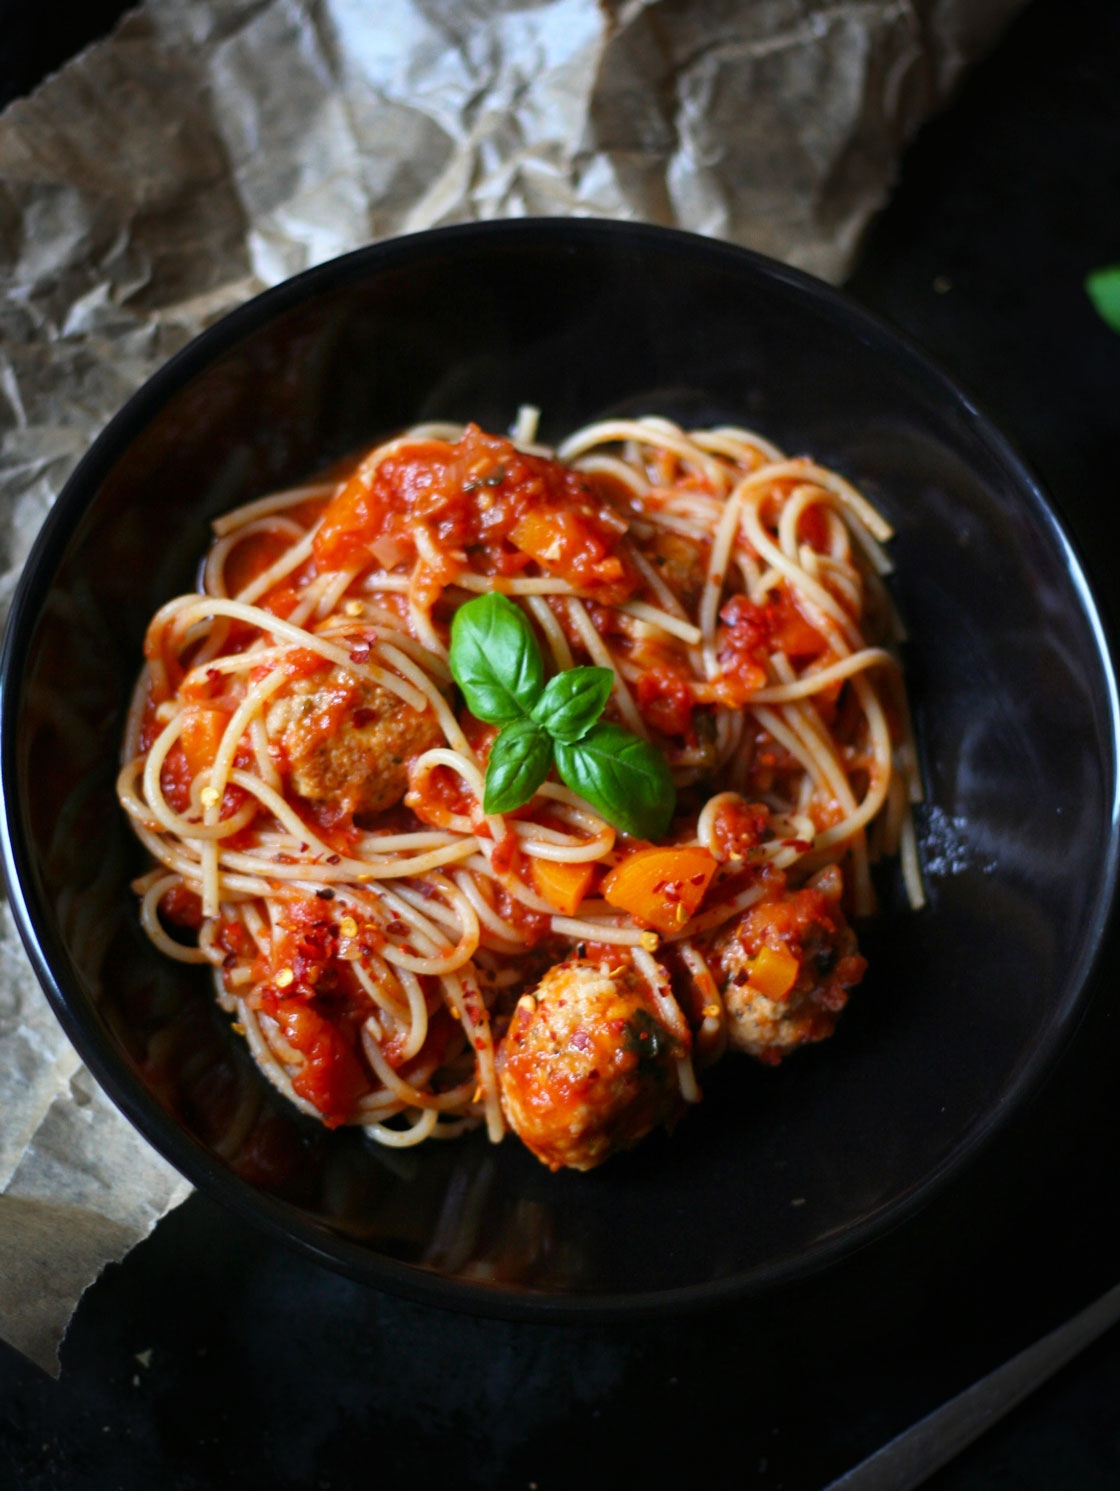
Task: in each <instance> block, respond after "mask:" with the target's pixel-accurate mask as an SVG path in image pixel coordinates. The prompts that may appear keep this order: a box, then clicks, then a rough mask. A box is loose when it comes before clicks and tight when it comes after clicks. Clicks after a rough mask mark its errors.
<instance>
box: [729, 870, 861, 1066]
mask: <svg viewBox="0 0 1120 1491" xmlns="http://www.w3.org/2000/svg"><path fill="white" fill-rule="evenodd" d="M841 889H842V883H841V878H840V872H839V870H837V869H836V868H835V867H833V868H832V869H830V870H827V871H825V872H824V873H823V874H822V875H820V876H818V877H817V881H816V882H815V883H814V884H812V885H810V886H807V887H805V889H803V890H795V891H788V890H785V889H784V888H783V889H782V890H780V891H778V892H777V893H776V894H774V895H772V896H768V897H767V899H766V900H764V901H760V902H759V903H758V904H757V905H756V906H752V907H751V908H750V909H749V910H748V911H745V912H744V913H743V915H742V916H741V917H740V918H739V919H738V920H737V921H736V922H733V923H732V925H731V926H730V927H728V928H726V929H725V930H724V931H723V932H721V933H720V935H719V937H718V938H717V939H716V941H715V944H714V946H713V948H712V963H713V972H715V973H716V976H717V978H718V979H719V980H720V982H721V987H722V992H723V1002H724V1006H725V1008H726V1010H727V1039H728V1044H729V1045H730V1046H731V1047H733V1048H734V1049H735V1050H737V1051H746V1052H748V1053H749V1054H750V1055H751V1056H756V1057H758V1059H759V1060H760V1061H764V1062H767V1063H769V1064H770V1065H776V1064H777V1063H778V1062H779V1061H781V1059H782V1057H783V1056H788V1055H789V1053H790V1052H791V1051H794V1050H796V1049H797V1047H798V1046H803V1045H807V1044H808V1043H809V1042H811V1041H822V1040H824V1039H825V1037H826V1036H830V1035H831V1034H832V1032H833V1030H834V1029H835V1027H836V1021H837V1018H838V1017H839V1014H840V1011H841V1010H842V1009H843V1008H844V1005H845V1004H846V1003H847V1000H848V990H849V989H851V988H854V986H855V985H856V984H858V983H859V981H860V979H861V978H862V977H863V974H864V970H865V969H866V967H867V962H866V959H864V958H862V957H860V955H859V950H858V947H857V945H856V938H855V933H854V932H853V931H852V929H851V928H850V927H849V926H848V923H847V921H846V919H845V917H844V913H843V911H842V910H841V908H840V894H841Z"/></svg>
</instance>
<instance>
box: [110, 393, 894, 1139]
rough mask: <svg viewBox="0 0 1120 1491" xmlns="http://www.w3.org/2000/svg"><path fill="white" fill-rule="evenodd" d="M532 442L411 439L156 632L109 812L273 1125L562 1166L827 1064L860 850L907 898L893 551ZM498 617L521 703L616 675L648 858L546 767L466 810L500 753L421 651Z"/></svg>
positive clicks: (865, 535) (740, 479) (734, 442)
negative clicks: (702, 1072) (667, 780)
mask: <svg viewBox="0 0 1120 1491" xmlns="http://www.w3.org/2000/svg"><path fill="white" fill-rule="evenodd" d="M535 425H536V412H535V411H533V410H523V411H522V413H521V416H520V417H519V421H518V424H517V427H516V428H515V431H514V438H513V439H512V440H510V439H505V438H502V437H498V436H493V435H487V434H484V433H483V432H482V431H480V430H479V429H477V428H476V427H475V426H473V425H469V426H467V427H465V428H462V427H459V426H450V425H426V426H420V427H417V428H414V429H412V430H409V431H408V432H406V433H405V434H403V435H401V436H399V437H397V438H395V439H392V440H389V441H387V442H386V443H383V444H381V445H379V446H377V447H376V448H375V449H374V450H373V451H371V452H370V453H369V454H367V455H366V456H365V457H364V458H363V459H362V460H360V461H359V462H358V463H357V464H356V465H355V466H353V467H352V468H351V469H349V470H347V471H346V472H345V474H344V475H343V476H342V477H341V479H339V480H329V481H323V482H320V483H313V484H310V485H306V486H303V487H299V488H296V489H293V490H289V491H284V492H280V493H277V494H275V495H272V496H268V497H263V498H260V499H258V500H256V501H254V502H250V503H249V504H247V505H246V506H243V507H241V508H239V509H237V510H236V511H234V512H231V513H229V514H227V515H225V516H224V517H222V518H220V519H219V520H218V521H217V522H216V523H215V524H214V535H215V537H214V542H213V544H212V547H211V549H210V551H209V554H208V555H207V557H206V561H205V564H204V567H203V572H202V579H201V586H200V592H199V593H197V594H193V595H185V596H181V597H178V598H177V599H175V600H172V601H169V602H168V603H167V604H166V605H165V606H163V607H162V608H161V609H160V610H159V611H158V612H157V614H156V615H155V617H154V618H153V620H152V622H151V624H150V626H149V629H148V633H147V638H146V642H145V659H146V661H145V665H144V668H143V671H142V673H141V676H140V679H139V682H138V685H137V689H136V692H135V696H134V699H133V703H132V707H131V709H130V713H129V717H128V723H127V727H126V732H125V739H124V746H123V761H124V765H123V767H122V770H121V772H120V777H119V782H118V792H119V797H120V801H121V803H122V805H123V807H124V808H125V810H126V812H127V813H128V814H129V816H130V818H131V821H132V825H133V828H134V829H135V832H136V834H137V835H138V837H139V839H140V841H141V842H142V843H143V845H144V846H145V848H146V849H147V850H148V852H149V854H150V856H151V861H152V868H151V869H150V871H149V872H148V873H146V874H144V875H142V876H141V877H140V878H139V879H138V880H137V881H136V882H135V889H136V891H137V893H138V895H139V897H140V916H141V921H142V924H143V927H144V929H145V931H146V932H147V934H148V936H149V937H150V938H151V940H152V941H153V942H154V943H155V944H156V946H157V947H158V948H160V949H161V951H162V952H164V953H166V954H167V955H168V956H169V957H172V958H176V959H179V960H181V961H184V962H188V963H198V964H206V965H209V966H210V967H211V968H212V969H213V973H214V977H215V982H216V987H217V998H218V1001H219V1003H220V1005H221V1007H222V1009H223V1010H225V1011H227V1012H228V1013H229V1014H230V1015H232V1016H233V1017H234V1019H235V1026H234V1028H235V1029H237V1030H238V1031H239V1032H240V1033H242V1034H243V1035H244V1037H245V1039H246V1040H247V1041H248V1044H249V1046H250V1049H251V1051H252V1053H253V1055H254V1057H255V1058H256V1060H257V1062H258V1063H259V1065H260V1067H261V1069H262V1070H263V1071H264V1073H265V1074H266V1075H267V1076H268V1077H269V1078H270V1079H271V1081H272V1082H274V1083H275V1085H276V1086H277V1087H278V1088H279V1089H280V1090H281V1091H282V1092H283V1093H284V1094H285V1095H286V1096H287V1097H288V1098H289V1099H290V1100H291V1101H292V1102H293V1103H295V1104H296V1105H297V1106H298V1107H299V1108H301V1109H302V1110H303V1111H304V1112H306V1113H308V1114H311V1115H314V1116H316V1117H318V1118H320V1119H322V1120H323V1121H324V1122H325V1123H327V1124H328V1125H330V1126H332V1127H333V1126H337V1125H339V1124H358V1125H361V1126H362V1127H363V1128H364V1130H365V1131H366V1133H367V1134H369V1135H370V1136H371V1137H372V1138H373V1139H375V1140H377V1141H378V1142H379V1143H381V1144H385V1145H390V1146H397V1147H400V1146H406V1145H412V1144H416V1143H419V1142H421V1141H422V1140H425V1139H428V1138H446V1137H450V1136H453V1135H456V1134H459V1133H461V1132H463V1130H465V1129H467V1128H471V1127H475V1126H477V1125H479V1124H484V1125H485V1127H486V1129H487V1132H488V1134H489V1136H490V1138H491V1139H492V1140H495V1141H496V1140H498V1139H500V1138H501V1137H502V1135H503V1133H504V1132H505V1131H506V1129H507V1128H513V1129H514V1130H515V1131H516V1132H517V1133H518V1135H519V1136H520V1137H521V1138H522V1139H523V1140H524V1141H525V1143H526V1144H528V1145H529V1147H530V1148H531V1149H532V1150H533V1151H534V1153H536V1154H537V1155H538V1156H539V1157H540V1158H541V1159H543V1160H545V1161H546V1162H547V1163H548V1164H550V1165H552V1166H553V1167H554V1168H556V1167H558V1166H560V1165H572V1166H575V1167H577V1168H587V1167H588V1166H590V1165H593V1164H597V1163H598V1162H599V1161H600V1160H601V1159H602V1158H604V1157H605V1155H606V1154H608V1153H610V1152H611V1151H612V1150H614V1149H617V1148H620V1147H624V1146H626V1145H628V1144H630V1143H633V1142H634V1141H635V1140H636V1139H638V1138H640V1137H641V1136H642V1135H643V1134H644V1133H646V1132H648V1130H649V1129H650V1128H651V1127H653V1126H654V1125H655V1124H658V1123H661V1122H668V1121H672V1120H673V1119H674V1118H675V1117H676V1115H677V1114H678V1113H679V1112H680V1111H681V1110H682V1108H683V1107H684V1105H686V1104H688V1103H690V1102H694V1101H696V1100H697V1099H698V1098H699V1096H700V1093H699V1087H698V1085H697V1080H696V1077H695V1073H694V1068H695V1066H696V1065H699V1064H701V1063H703V1062H708V1061H711V1060H713V1059H714V1058H716V1057H717V1056H719V1055H720V1054H721V1053H722V1052H723V1050H724V1049H725V1048H726V1047H727V1046H731V1047H733V1048H736V1049H740V1050H744V1051H748V1052H750V1053H751V1054H753V1055H754V1056H756V1057H758V1058H759V1059H761V1060H763V1061H769V1062H774V1061H777V1060H779V1059H780V1058H781V1057H782V1056H784V1055H785V1054H787V1053H788V1052H789V1051H791V1050H793V1049H794V1048H795V1047H797V1046H799V1045H801V1044H803V1043H805V1042H807V1041H814V1040H819V1039H821V1038H822V1037H823V1036H825V1035H827V1034H829V1033H830V1032H831V1030H832V1028H833V1025H834V1023H835V1019H836V1015H837V1013H838V1011H839V1009H840V1008H841V1007H842V1005H843V1004H844V1002H845V1000H846V998H847V994H848V991H849V990H850V988H851V987H852V986H853V985H854V984H855V983H856V982H858V980H859V978H860V976H861V975H862V972H863V969H864V962H863V959H862V958H861V957H860V956H859V954H858V951H857V949H856V944H855V937H854V934H853V933H852V931H851V929H850V927H849V925H848V916H849V915H855V916H864V915H867V914H869V913H870V912H871V911H872V910H873V909H874V891H873V888H872V882H871V874H870V865H871V863H872V862H873V861H874V860H875V858H876V857H878V856H879V855H883V854H887V855H893V854H896V853H897V854H899V855H900V857H901V864H902V870H903V875H904V878H905V882H906V884H907V887H908V890H909V893H910V897H911V900H912V902H913V903H914V904H915V905H919V904H921V900H922V890H921V881H920V876H919V872H918V863H917V856H916V849H915V840H914V832H913V827H912V823H911V818H910V804H911V803H912V802H913V801H915V800H916V799H917V798H918V797H919V795H920V783H919V776H918V770H917V762H916V756H915V752H914V747H913V742H912V739H911V735H910V731H909V727H908V723H907V710H906V701H905V696H904V693H903V688H902V681H901V675H900V671H899V664H898V661H897V658H896V655H895V652H894V651H893V646H894V644H895V643H896V642H897V641H898V640H899V637H900V626H899V623H898V620H897V616H896V614H895V612H894V609H893V606H892V604H891V602H890V600H889V597H888V595H887V592H886V590H885V588H884V586H883V583H882V577H883V576H884V575H885V574H886V572H887V571H888V569H889V564H888V561H887V559H886V556H885V553H884V550H883V547H882V545H883V543H884V542H885V541H886V540H887V539H888V538H889V537H890V529H889V527H888V526H887V524H886V523H885V522H884V520H883V519H882V518H881V517H880V515H879V514H878V513H877V512H876V511H875V509H874V508H872V507H871V506H870V505H869V504H868V503H867V501H866V500H865V499H864V498H863V497H862V496H861V495H860V494H859V493H858V492H857V491H856V490H855V489H854V488H853V487H852V486H851V485H850V484H849V483H848V482H847V481H846V480H844V479H843V478H842V477H841V476H839V475H838V474H837V473H835V472H833V471H830V470H828V469H826V468H824V467H822V466H819V465H817V464H815V463H814V462H812V461H810V460H807V459H789V458H787V457H786V456H785V455H784V454H783V453H782V452H780V451H779V450H777V449H776V448H775V447H774V446H772V445H770V444H769V443H768V442H766V441H765V440H763V439H761V438H760V437H759V436H757V435H754V434H751V433H750V432H748V431H745V430H741V429H737V428H720V429H713V430H704V431H693V432H687V433H686V432H685V431H684V430H682V429H680V428H679V427H678V426H676V425H674V424H671V423H670V422H669V421H667V420H664V419H659V418H645V419H639V420H608V421H604V422H601V423H598V424H594V425H590V426H588V427H586V428H585V429H582V430H580V431H578V432H577V433H575V434H574V435H572V436H571V437H570V438H569V439H568V440H567V441H566V442H565V443H564V444H563V445H561V447H560V448H559V450H558V451H557V452H556V453H555V454H554V453H553V452H552V451H550V450H547V449H545V448H544V447H542V446H540V445H538V444H536V443H535V437H536V430H535ZM493 592H497V593H500V594H503V595H504V596H506V597H508V598H509V599H510V600H511V601H512V602H513V603H514V604H515V605H516V606H517V607H519V608H520V610H521V612H522V613H523V616H524V617H525V618H527V620H528V622H529V623H530V625H531V628H532V634H533V637H534V638H535V639H536V646H538V647H539V649H540V653H541V655H542V656H543V659H544V672H545V674H546V675H554V674H556V673H558V672H562V671H564V670H568V669H571V668H573V667H576V666H581V665H582V666H586V665H591V666H594V667H598V668H605V669H609V670H610V673H611V680H610V697H609V700H608V702H607V705H606V711H605V715H604V719H605V720H607V721H610V722H613V723H614V724H615V725H616V726H621V727H624V728H625V730H626V731H629V732H631V733H632V734H633V735H637V736H638V737H640V738H641V739H642V740H643V741H647V742H649V743H650V744H651V745H652V746H653V747H655V748H656V749H657V750H658V751H660V752H661V753H662V754H663V755H664V757H665V759H666V760H667V762H668V765H669V769H670V770H671V773H672V779H673V782H674V783H675V787H676V793H677V800H676V812H675V815H674V817H673V820H672V824H671V827H670V828H669V830H668V832H667V833H666V834H665V835H664V836H663V838H662V839H661V840H660V841H659V842H658V843H656V844H648V843H641V842H638V841H635V840H634V839H632V838H630V837H628V836H627V835H625V834H623V833H621V832H620V831H619V830H618V829H617V828H616V827H615V826H614V824H613V823H612V822H611V821H610V819H609V817H608V816H604V812H603V811H602V810H601V809H600V810H596V809H595V808H593V807H592V806H591V804H590V803H589V802H588V800H586V798H584V797H582V796H580V795H579V793H577V792H576V791H573V790H572V788H571V787H570V786H567V785H564V783H563V782H562V781H561V780H560V779H559V778H558V777H557V776H556V774H555V773H553V774H552V775H550V776H549V777H548V779H546V780H545V781H544V782H543V784H542V785H540V786H539V787H538V789H537V790H536V792H535V793H534V794H533V795H532V797H531V798H530V800H529V801H528V802H526V803H525V805H524V806H522V807H519V808H517V809H516V810H515V811H512V812H508V813H503V814H494V813H490V814H487V813H486V812H484V809H483V798H484V795H485V785H486V784H485V774H486V771H487V767H488V761H489V757H490V752H491V749H492V747H493V743H494V738H495V734H496V732H495V730H494V729H493V727H492V726H488V725H484V724H483V723H482V722H480V720H478V719H476V718H475V717H473V716H472V715H471V714H470V713H469V712H468V711H467V709H466V707H465V705H464V703H463V701H462V697H461V696H460V695H459V694H458V692H457V690H456V688H455V685H454V682H453V679H452V673H451V667H450V659H449V631H450V623H451V619H452V617H453V616H454V615H455V613H456V611H457V610H458V609H459V608H461V607H463V606H464V605H465V604H466V603H467V602H468V601H470V600H471V598H472V597H477V596H479V595H484V594H487V593H493ZM616 733H617V732H616Z"/></svg>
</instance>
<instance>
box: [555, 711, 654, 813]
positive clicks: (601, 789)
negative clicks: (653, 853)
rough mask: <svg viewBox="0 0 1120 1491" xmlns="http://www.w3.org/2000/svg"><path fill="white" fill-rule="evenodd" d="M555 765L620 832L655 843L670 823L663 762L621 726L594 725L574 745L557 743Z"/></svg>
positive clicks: (575, 790) (639, 737)
mask: <svg viewBox="0 0 1120 1491" xmlns="http://www.w3.org/2000/svg"><path fill="white" fill-rule="evenodd" d="M556 766H557V769H558V770H559V772H560V775H561V777H563V779H564V781H565V782H567V784H568V786H569V787H570V788H571V789H572V791H573V792H578V793H579V795H580V796H581V797H585V798H586V799H587V801H588V802H589V803H590V804H591V806H592V807H593V808H594V809H595V810H596V812H598V813H601V814H602V815H603V817H604V818H606V820H607V821H608V823H613V824H614V826H615V827H616V828H621V829H622V831H623V832H624V833H628V834H633V835H634V837H635V838H639V839H659V838H660V837H661V836H662V834H663V833H664V832H665V830H666V829H667V828H668V827H669V824H670V823H671V822H672V818H673V809H674V808H675V807H676V803H677V789H676V787H675V785H674V783H673V777H672V773H671V772H670V770H669V763H668V762H667V761H666V760H665V757H664V756H663V755H662V754H661V752H660V751H659V750H658V749H657V748H656V747H655V746H651V745H650V743H649V741H648V740H642V738H641V736H638V735H633V734H631V732H630V731H629V730H624V729H623V728H622V726H621V725H605V724H598V725H594V726H592V728H591V729H590V730H589V731H588V733H587V734H586V735H585V736H584V737H583V739H582V740H577V741H576V742H574V744H569V743H568V742H566V741H561V740H558V741H557V742H556Z"/></svg>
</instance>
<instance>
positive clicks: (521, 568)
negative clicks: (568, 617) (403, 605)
mask: <svg viewBox="0 0 1120 1491" xmlns="http://www.w3.org/2000/svg"><path fill="white" fill-rule="evenodd" d="M418 526H419V527H422V528H423V530H424V531H425V534H426V536H427V538H428V539H429V541H430V545H431V548H432V549H433V550H434V551H436V552H437V553H441V554H446V555H450V556H452V557H453V558H454V560H455V561H456V563H455V564H454V565H452V566H450V567H449V568H448V569H447V571H445V573H446V575H447V578H450V577H451V576H452V575H453V574H454V572H455V570H456V569H457V568H460V567H466V568H469V569H472V570H474V571H475V572H476V573H478V574H486V575H494V576H498V577H506V578H509V577H512V576H514V575H518V574H522V573H524V572H525V571H526V570H527V569H529V567H530V566H531V565H532V564H533V563H534V562H536V563H537V564H539V565H547V568H548V570H549V572H550V573H552V574H555V575H559V576H561V577H562V578H563V579H566V580H569V581H570V582H571V583H572V584H573V585H577V586H579V587H580V588H581V589H586V590H590V591H593V592H597V593H599V594H600V595H602V597H603V598H604V599H608V600H610V601H611V602H617V601H619V600H624V599H625V598H626V597H627V596H629V595H630V594H632V593H633V591H634V590H635V589H636V587H637V583H638V576H637V573H636V571H635V570H634V568H633V565H632V564H631V563H630V561H629V560H628V559H626V557H625V556H624V555H622V554H619V553H618V546H619V540H620V539H621V538H622V536H623V534H624V533H625V531H626V526H627V525H626V521H625V519H623V518H621V517H620V516H619V515H618V513H617V512H616V511H615V510H614V509H613V508H612V507H610V506H609V504H607V503H606V502H605V501H603V500H602V499H601V498H600V497H599V494H598V493H596V491H595V490H594V488H593V487H592V486H591V485H590V483H589V482H588V481H587V480H586V479H585V478H584V477H582V476H581V475H579V473H578V472H575V471H572V470H570V469H569V468H567V467H566V466H562V465H561V464H560V463H559V462H557V461H550V460H545V459H544V458H542V457H540V456H532V455H527V454H525V453H524V452H522V451H519V450H517V448H516V447H515V446H514V444H513V443H512V441H510V440H506V439H504V438H502V437H501V436H497V435H487V434H484V433H483V432H482V431H481V430H480V429H479V428H478V427H477V426H476V425H468V426H467V429H466V432H465V433H464V435H463V437H462V439H461V440H459V441H458V442H457V443H456V444H454V445H448V444H445V443H444V442H443V441H414V442H410V443H409V444H408V445H406V446H404V447H403V448H402V449H400V450H398V451H396V452H394V453H393V454H391V455H389V456H387V457H385V458H384V459H383V460H381V461H380V463H379V464H377V465H376V467H373V468H372V469H371V468H370V466H369V464H368V463H363V464H362V465H360V466H359V467H358V469H357V471H356V472H355V473H354V475H353V476H352V477H351V478H350V479H349V481H347V482H346V484H345V485H344V486H343V488H342V490H341V491H340V492H339V493H338V495H337V496H336V497H335V498H333V500H332V501H331V503H330V504H329V506H328V507H327V509H326V512H325V513H324V515H323V522H322V525H321V526H320V528H319V531H318V533H317V535H316V538H315V546H314V553H315V559H316V562H317V564H319V565H320V566H321V567H323V568H327V569H337V568H339V567H341V566H354V565H359V564H369V563H372V562H380V563H381V564H382V565H383V567H385V568H393V567H395V566H396V565H397V564H403V563H410V562H412V561H413V560H414V559H415V558H416V556H417V543H416V530H417V527H418ZM439 573H440V572H439V570H438V567H437V570H436V573H435V575H434V576H433V577H432V578H433V579H434V580H436V581H437V582H438V580H439Z"/></svg>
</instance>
